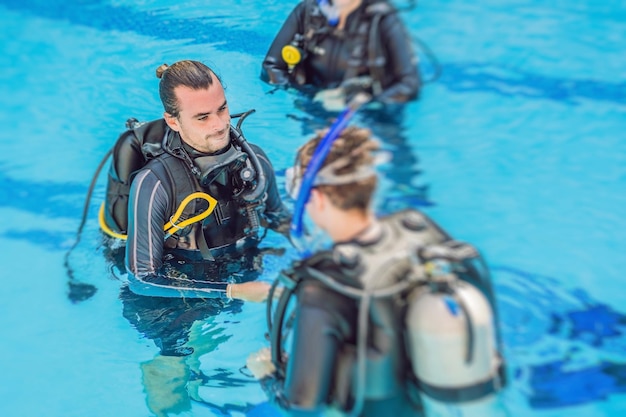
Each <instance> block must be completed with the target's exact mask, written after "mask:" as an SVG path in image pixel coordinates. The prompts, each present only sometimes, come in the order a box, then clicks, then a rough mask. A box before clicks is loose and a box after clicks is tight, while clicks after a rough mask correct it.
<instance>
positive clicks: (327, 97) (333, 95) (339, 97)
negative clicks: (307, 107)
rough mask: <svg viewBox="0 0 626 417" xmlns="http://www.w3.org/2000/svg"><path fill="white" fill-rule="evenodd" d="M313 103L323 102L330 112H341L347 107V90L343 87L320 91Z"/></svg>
mask: <svg viewBox="0 0 626 417" xmlns="http://www.w3.org/2000/svg"><path fill="white" fill-rule="evenodd" d="M313 101H319V102H321V104H322V106H324V108H325V109H326V110H328V111H341V110H343V109H344V108H345V107H346V95H345V90H344V89H343V88H341V87H338V88H329V89H327V90H320V91H318V92H317V93H316V94H315V97H313Z"/></svg>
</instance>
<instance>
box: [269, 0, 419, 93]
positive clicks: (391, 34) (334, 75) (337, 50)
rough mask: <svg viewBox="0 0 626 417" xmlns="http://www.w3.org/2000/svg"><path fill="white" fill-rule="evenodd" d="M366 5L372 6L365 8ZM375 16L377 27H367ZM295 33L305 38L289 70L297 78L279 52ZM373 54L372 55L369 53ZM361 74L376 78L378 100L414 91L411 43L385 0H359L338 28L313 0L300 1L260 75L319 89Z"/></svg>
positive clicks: (415, 73) (414, 59) (415, 72)
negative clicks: (300, 56)
mask: <svg viewBox="0 0 626 417" xmlns="http://www.w3.org/2000/svg"><path fill="white" fill-rule="evenodd" d="M380 5H383V6H385V7H379V6H380ZM370 6H374V7H373V8H369V9H368V7H370ZM371 10H374V11H371ZM380 11H383V12H382V13H379V12H380ZM377 13H379V16H378V17H376V14H377ZM378 20H379V22H378V24H377V30H375V31H373V32H371V31H370V26H371V25H372V22H375V21H378ZM371 33H373V34H374V35H370V34H371ZM370 36H375V37H376V36H377V37H378V39H370ZM300 37H303V38H304V39H305V40H304V41H303V43H304V45H303V46H302V47H303V49H304V57H303V60H302V62H301V63H300V64H298V65H297V66H296V71H295V72H294V74H295V73H298V74H299V77H298V78H300V79H298V80H297V81H296V80H294V77H292V76H291V75H290V73H289V69H288V66H287V63H286V62H285V61H284V59H283V58H282V55H281V51H282V48H283V47H284V46H286V45H290V44H292V42H293V41H294V39H296V38H300ZM309 37H310V39H309ZM372 50H373V52H370V51H372ZM372 53H373V54H374V55H375V57H371V56H370V55H371V54H372ZM372 58H373V59H374V61H375V62H371V61H372ZM362 76H371V77H372V78H373V79H375V80H376V81H378V82H379V83H380V85H381V86H382V92H380V93H378V94H377V95H376V97H375V99H376V100H378V101H379V102H382V103H401V102H406V101H409V100H412V99H414V98H415V97H417V95H418V94H419V89H420V86H421V79H420V75H419V72H418V67H417V57H416V55H415V53H414V51H413V45H412V43H411V40H410V38H409V36H408V33H407V31H406V28H405V26H404V24H403V22H402V21H401V19H400V17H399V16H398V14H397V13H396V12H394V11H393V9H391V7H390V6H389V5H388V3H387V2H386V1H368V0H364V1H363V4H362V5H361V6H360V7H359V8H358V9H357V10H355V11H354V12H352V13H351V14H350V15H349V16H348V19H347V22H346V26H345V29H344V30H342V31H339V30H336V29H334V28H333V27H331V26H330V25H328V23H327V22H326V18H325V17H324V16H323V15H322V14H321V12H320V9H319V7H318V6H317V1H316V0H304V1H302V2H301V3H299V4H298V5H297V6H296V7H295V8H294V9H293V11H292V12H291V14H290V15H289V17H288V18H287V20H286V21H285V22H284V24H283V26H282V28H281V29H280V31H279V32H278V34H277V35H276V37H275V38H274V41H273V42H272V44H271V46H270V48H269V50H268V52H267V55H266V56H265V59H264V60H263V67H262V71H261V79H262V80H263V81H265V82H269V83H270V84H277V85H289V84H295V85H297V84H305V85H312V86H315V87H320V88H334V87H337V86H339V85H340V84H341V83H342V82H344V81H346V79H347V78H354V77H362ZM374 94H376V92H374Z"/></svg>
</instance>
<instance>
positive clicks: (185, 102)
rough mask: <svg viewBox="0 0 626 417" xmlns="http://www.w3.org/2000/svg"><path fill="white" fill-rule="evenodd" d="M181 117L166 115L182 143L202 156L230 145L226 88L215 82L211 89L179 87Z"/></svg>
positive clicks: (178, 97)
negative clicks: (201, 153)
mask: <svg viewBox="0 0 626 417" xmlns="http://www.w3.org/2000/svg"><path fill="white" fill-rule="evenodd" d="M174 93H175V94H176V98H177V99H178V108H179V109H180V110H179V114H178V117H172V115H170V114H168V113H165V120H166V122H167V124H168V125H169V127H170V128H172V130H175V131H176V132H178V133H180V137H181V139H182V140H183V141H184V142H185V143H187V144H188V145H189V146H191V147H193V148H194V149H196V150H198V151H200V152H209V153H210V152H217V151H219V150H220V149H223V148H224V147H226V146H227V145H228V144H229V143H230V112H229V111H228V104H227V103H226V96H225V95H224V88H223V87H222V85H221V84H220V82H219V81H217V80H216V81H215V82H214V83H213V85H211V86H209V88H208V89H201V90H193V89H191V88H189V87H185V86H178V87H176V88H175V89H174Z"/></svg>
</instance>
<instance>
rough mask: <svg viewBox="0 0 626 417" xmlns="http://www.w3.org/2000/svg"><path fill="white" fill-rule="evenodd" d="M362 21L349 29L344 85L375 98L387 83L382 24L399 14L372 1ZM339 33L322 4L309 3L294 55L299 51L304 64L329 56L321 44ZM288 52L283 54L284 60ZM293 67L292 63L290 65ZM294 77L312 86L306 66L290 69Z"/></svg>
mask: <svg viewBox="0 0 626 417" xmlns="http://www.w3.org/2000/svg"><path fill="white" fill-rule="evenodd" d="M364 7H365V9H364V11H363V14H362V17H361V18H360V19H359V20H358V21H357V22H356V23H355V24H354V25H351V26H350V27H347V28H346V33H345V35H344V36H345V39H347V40H349V42H350V44H351V45H352V47H351V48H350V57H349V58H348V67H347V68H346V70H345V73H344V77H343V81H342V85H343V86H344V87H346V88H355V89H356V88H358V89H368V88H371V89H372V92H373V93H374V95H377V94H379V93H380V92H381V91H382V88H383V86H384V83H385V65H386V57H385V54H384V52H383V45H382V44H381V43H382V42H381V37H380V31H379V23H380V20H381V19H382V18H383V17H385V16H386V15H388V14H390V13H395V12H396V10H395V9H394V8H393V7H392V6H391V5H390V4H389V3H387V2H386V1H372V2H368V4H366V5H364ZM333 31H335V29H334V28H333V27H332V26H330V25H329V24H328V18H327V17H326V16H325V15H324V13H323V12H322V10H321V8H320V5H319V1H318V0H307V2H306V5H305V12H304V33H297V34H296V35H295V36H294V39H293V40H292V42H291V45H290V46H291V47H292V48H295V49H292V51H297V52H296V54H297V55H298V56H299V58H298V61H299V62H302V61H304V60H305V59H306V56H307V55H308V54H313V55H326V54H328V53H329V51H326V50H325V49H324V48H323V47H322V46H321V44H322V43H323V40H324V38H326V37H327V36H329V35H330V34H331V33H332V32H333ZM284 56H285V51H284V52H283V57H284ZM288 63H289V62H288ZM290 73H291V76H292V78H293V80H294V81H295V83H296V84H300V85H303V84H306V83H310V82H311V80H309V78H310V76H309V75H308V74H306V71H305V69H304V68H303V66H302V65H297V64H295V65H293V66H291V65H290Z"/></svg>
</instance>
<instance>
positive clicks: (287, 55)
mask: <svg viewBox="0 0 626 417" xmlns="http://www.w3.org/2000/svg"><path fill="white" fill-rule="evenodd" d="M282 56H283V59H284V60H285V62H286V63H287V65H289V67H290V68H292V67H294V66H295V65H297V64H299V63H300V61H301V60H302V52H301V51H300V49H299V48H297V47H295V46H293V45H285V46H284V47H283V50H282Z"/></svg>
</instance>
